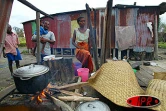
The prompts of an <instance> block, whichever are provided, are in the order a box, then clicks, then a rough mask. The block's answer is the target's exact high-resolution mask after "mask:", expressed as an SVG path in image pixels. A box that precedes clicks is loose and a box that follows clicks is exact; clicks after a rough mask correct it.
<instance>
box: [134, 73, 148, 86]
mask: <svg viewBox="0 0 166 111" xmlns="http://www.w3.org/2000/svg"><path fill="white" fill-rule="evenodd" d="M136 77H137V78H138V79H139V80H140V81H142V82H143V83H144V84H145V85H146V86H148V83H149V81H150V79H148V78H145V77H144V76H143V75H142V74H141V73H140V72H137V73H136Z"/></svg>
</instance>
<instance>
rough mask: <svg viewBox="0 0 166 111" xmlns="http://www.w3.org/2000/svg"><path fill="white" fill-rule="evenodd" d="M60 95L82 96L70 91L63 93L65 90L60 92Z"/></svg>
mask: <svg viewBox="0 0 166 111" xmlns="http://www.w3.org/2000/svg"><path fill="white" fill-rule="evenodd" d="M60 92H61V93H63V94H66V95H70V96H83V95H82V94H79V93H76V92H70V91H65V90H60Z"/></svg>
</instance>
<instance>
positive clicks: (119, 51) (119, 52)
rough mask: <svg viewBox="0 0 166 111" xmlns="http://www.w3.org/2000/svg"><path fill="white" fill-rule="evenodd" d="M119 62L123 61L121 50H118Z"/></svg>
mask: <svg viewBox="0 0 166 111" xmlns="http://www.w3.org/2000/svg"><path fill="white" fill-rule="evenodd" d="M118 60H121V50H118Z"/></svg>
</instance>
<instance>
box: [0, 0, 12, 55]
mask: <svg viewBox="0 0 166 111" xmlns="http://www.w3.org/2000/svg"><path fill="white" fill-rule="evenodd" d="M12 5H13V0H0V55H1V51H2V48H3V41H4V38H5V36H6V30H7V24H8V22H9V18H10V14H11V9H12Z"/></svg>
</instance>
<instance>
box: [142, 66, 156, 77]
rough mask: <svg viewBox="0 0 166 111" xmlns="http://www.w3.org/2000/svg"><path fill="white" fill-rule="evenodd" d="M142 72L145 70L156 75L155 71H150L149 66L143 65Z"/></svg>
mask: <svg viewBox="0 0 166 111" xmlns="http://www.w3.org/2000/svg"><path fill="white" fill-rule="evenodd" d="M140 70H145V71H146V72H148V73H149V74H151V75H153V73H154V71H153V70H152V69H150V68H149V66H144V65H141V66H140Z"/></svg>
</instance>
